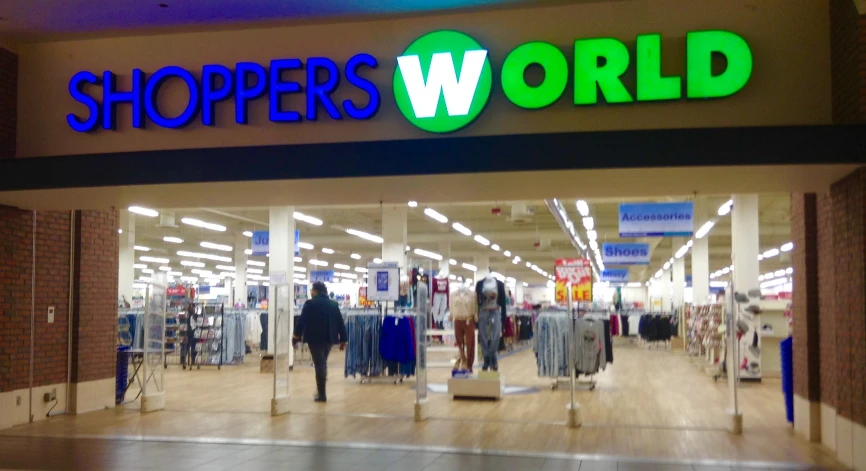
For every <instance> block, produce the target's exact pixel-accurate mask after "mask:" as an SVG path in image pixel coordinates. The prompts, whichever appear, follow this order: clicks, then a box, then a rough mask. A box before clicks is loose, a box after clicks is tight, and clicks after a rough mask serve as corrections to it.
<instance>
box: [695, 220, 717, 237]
mask: <svg viewBox="0 0 866 471" xmlns="http://www.w3.org/2000/svg"><path fill="white" fill-rule="evenodd" d="M715 225H716V221H707V222H705V223H704V225H703V226H701V228H700V229H698V232H695V238H698V239H703V238H704V236H705V235H707V234H708V233H709V232H710V229H712V228H713V226H715Z"/></svg>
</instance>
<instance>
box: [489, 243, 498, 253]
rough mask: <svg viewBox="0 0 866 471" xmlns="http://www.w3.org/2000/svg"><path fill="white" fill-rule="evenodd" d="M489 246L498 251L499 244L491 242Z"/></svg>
mask: <svg viewBox="0 0 866 471" xmlns="http://www.w3.org/2000/svg"><path fill="white" fill-rule="evenodd" d="M490 248H491V249H493V250H495V251H497V252H499V244H493V245H491V246H490Z"/></svg>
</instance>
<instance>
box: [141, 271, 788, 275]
mask: <svg viewBox="0 0 866 471" xmlns="http://www.w3.org/2000/svg"><path fill="white" fill-rule="evenodd" d="M142 271H144V270H142ZM773 274H774V275H776V276H785V270H776V271H775V272H774V273H773Z"/></svg>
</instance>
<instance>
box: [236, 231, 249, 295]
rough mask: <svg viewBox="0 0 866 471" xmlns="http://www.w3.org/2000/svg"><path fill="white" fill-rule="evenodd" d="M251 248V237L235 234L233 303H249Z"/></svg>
mask: <svg viewBox="0 0 866 471" xmlns="http://www.w3.org/2000/svg"><path fill="white" fill-rule="evenodd" d="M248 248H250V238H249V237H247V236H245V235H243V234H242V233H238V234H236V235H235V280H234V283H233V284H234V291H233V294H232V296H233V297H232V305H233V306H234V305H236V304H238V303H240V304H241V305H242V306H246V305H247V254H246V252H244V251H245V250H246V249H248Z"/></svg>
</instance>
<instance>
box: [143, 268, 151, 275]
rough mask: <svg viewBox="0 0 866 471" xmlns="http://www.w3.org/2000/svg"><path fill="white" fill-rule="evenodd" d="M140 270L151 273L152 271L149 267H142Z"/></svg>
mask: <svg viewBox="0 0 866 471" xmlns="http://www.w3.org/2000/svg"><path fill="white" fill-rule="evenodd" d="M141 272H142V273H147V274H151V273H153V270H151V269H150V268H142V270H141Z"/></svg>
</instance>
